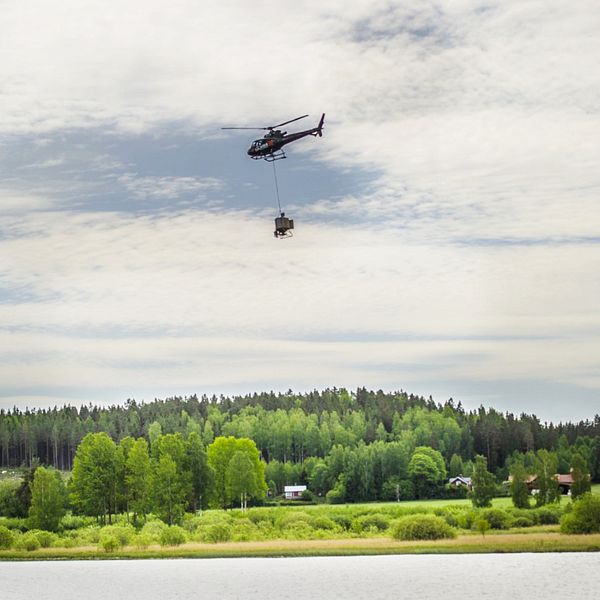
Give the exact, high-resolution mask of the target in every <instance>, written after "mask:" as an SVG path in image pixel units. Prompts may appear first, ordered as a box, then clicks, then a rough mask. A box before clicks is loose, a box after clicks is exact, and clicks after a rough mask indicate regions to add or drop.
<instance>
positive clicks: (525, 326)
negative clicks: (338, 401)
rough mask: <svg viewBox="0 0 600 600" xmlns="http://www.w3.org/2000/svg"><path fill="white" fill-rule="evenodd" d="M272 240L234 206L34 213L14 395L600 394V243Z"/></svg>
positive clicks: (4, 318) (7, 277) (11, 380)
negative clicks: (386, 388)
mask: <svg viewBox="0 0 600 600" xmlns="http://www.w3.org/2000/svg"><path fill="white" fill-rule="evenodd" d="M270 229H271V224H270V222H263V221H261V220H258V219H257V218H255V217H252V216H249V215H247V214H244V213H235V212H230V213H226V214H211V213H205V212H184V213H181V214H176V215H160V216H154V217H143V218H139V217H138V218H132V217H125V216H123V215H117V214H102V213H98V214H68V213H61V214H57V213H47V214H44V213H37V214H35V215H30V216H29V217H27V218H25V219H23V218H21V219H20V220H18V221H16V224H15V226H14V231H15V232H18V234H19V235H18V236H12V237H9V239H5V240H3V241H1V242H0V252H1V253H2V256H4V257H9V260H8V261H7V262H5V263H3V265H2V271H1V272H0V277H1V279H2V282H3V285H4V287H5V288H7V289H11V287H12V288H18V289H26V290H28V292H29V293H30V294H31V295H32V298H33V299H32V300H29V301H19V302H7V303H4V304H2V305H0V332H2V333H1V334H0V348H1V349H2V351H1V352H0V354H1V355H2V361H1V362H2V366H1V367H0V377H1V378H2V380H3V382H4V385H5V386H9V387H10V386H17V385H18V384H19V381H23V380H24V378H25V379H26V380H27V381H29V382H30V383H31V382H34V381H35V382H36V383H37V385H39V386H40V387H41V388H48V387H52V386H53V385H55V386H59V385H62V386H65V385H69V386H79V387H85V386H86V385H89V384H90V382H93V385H94V386H96V387H97V388H98V389H99V390H101V389H102V388H104V387H106V386H108V387H111V388H112V387H113V386H115V385H116V384H117V383H118V384H119V386H120V388H121V389H126V390H135V389H137V388H139V386H140V382H142V381H143V382H144V385H145V386H150V387H155V388H157V389H165V388H168V386H169V385H172V386H173V387H174V388H177V389H181V388H184V389H188V390H190V393H191V392H192V391H198V387H200V386H202V385H204V386H207V385H210V386H218V385H223V386H225V385H227V384H228V385H233V384H235V383H236V382H237V384H240V383H242V382H256V384H257V385H258V384H259V382H265V381H274V380H277V381H281V382H284V381H286V380H291V381H294V382H301V383H303V384H304V385H310V380H311V377H312V378H313V379H314V381H315V383H314V385H317V384H318V382H323V385H326V384H327V383H328V381H327V378H328V377H329V378H330V379H331V377H332V376H335V377H336V378H339V379H340V380H342V381H344V380H345V379H348V381H351V382H356V383H357V385H358V384H360V382H361V380H362V381H363V382H364V381H365V380H366V381H373V382H374V383H373V384H374V385H377V383H376V381H377V380H379V381H380V382H381V383H380V384H379V385H384V384H385V383H386V382H388V381H389V382H390V385H392V384H393V382H396V384H397V385H398V382H400V383H401V384H404V385H408V383H409V382H410V381H413V380H417V379H420V378H422V377H423V375H424V374H427V376H428V377H429V378H431V379H432V380H435V379H439V378H444V379H446V380H447V379H456V380H459V379H464V378H470V379H475V380H493V379H497V378H526V377H528V378H536V377H537V378H541V379H544V380H546V381H547V380H553V381H557V382H568V383H573V384H577V385H584V386H589V385H592V384H593V381H592V379H591V378H590V374H591V373H594V372H597V369H598V367H600V365H599V364H598V361H597V353H595V352H594V348H595V347H597V332H598V331H599V330H600V314H599V313H598V310H597V298H598V297H599V296H600V281H599V280H598V278H597V277H596V276H595V273H596V269H595V266H594V265H595V264H597V262H598V260H599V259H600V249H598V247H597V246H595V245H588V246H581V245H578V246H560V247H550V248H547V247H536V246H533V247H525V248H523V247H505V248H484V249H482V248H469V247H455V246H445V247H436V246H431V245H428V244H422V245H416V244H407V243H406V242H405V240H403V239H402V238H401V237H398V236H397V234H396V230H395V229H382V230H380V231H368V230H367V231H365V230H360V229H352V228H347V227H346V228H341V227H339V228H338V227H335V226H334V227H329V228H327V229H326V228H324V227H322V226H318V225H310V224H304V223H299V231H298V233H299V235H297V236H296V237H295V238H293V240H291V241H290V242H279V241H277V240H274V239H273V238H272V237H271V235H270ZM5 231H11V228H10V227H5ZM300 232H301V234H300ZM556 280H560V285H558V286H556V285H554V282H555V281H556ZM566 307H567V310H565V308H566ZM330 379H329V382H330ZM104 382H109V383H104Z"/></svg>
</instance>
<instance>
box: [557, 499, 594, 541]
mask: <svg viewBox="0 0 600 600" xmlns="http://www.w3.org/2000/svg"><path fill="white" fill-rule="evenodd" d="M560 531H561V533H568V534H574V533H598V532H600V496H593V495H592V494H590V493H587V494H583V495H582V496H579V498H577V500H575V502H573V509H572V510H571V512H570V513H568V514H566V515H564V516H563V517H562V519H561V520H560Z"/></svg>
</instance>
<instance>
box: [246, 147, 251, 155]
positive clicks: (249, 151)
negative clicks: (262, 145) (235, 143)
mask: <svg viewBox="0 0 600 600" xmlns="http://www.w3.org/2000/svg"><path fill="white" fill-rule="evenodd" d="M247 154H248V156H252V148H248V152H247Z"/></svg>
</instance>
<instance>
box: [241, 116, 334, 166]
mask: <svg viewBox="0 0 600 600" xmlns="http://www.w3.org/2000/svg"><path fill="white" fill-rule="evenodd" d="M324 120H325V114H323V115H322V116H321V120H320V121H319V124H318V125H317V126H316V127H313V128H312V129H305V130H304V131H297V132H296V133H290V134H288V132H287V131H280V130H278V129H276V130H271V131H269V133H267V134H266V135H265V136H263V137H262V138H260V139H258V140H254V141H253V142H252V145H251V146H250V148H248V156H250V158H254V159H258V158H265V157H268V156H270V155H272V154H274V153H275V152H277V151H278V150H281V148H283V147H284V146H285V145H286V144H289V143H291V142H295V141H296V140H299V139H301V138H303V137H306V136H308V135H312V136H319V137H321V136H322V135H323V121H324Z"/></svg>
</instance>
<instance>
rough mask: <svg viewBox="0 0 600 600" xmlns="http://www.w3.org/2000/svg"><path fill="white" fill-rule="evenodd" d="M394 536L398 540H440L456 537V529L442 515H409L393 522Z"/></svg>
mask: <svg viewBox="0 0 600 600" xmlns="http://www.w3.org/2000/svg"><path fill="white" fill-rule="evenodd" d="M390 531H391V534H392V537H393V538H394V539H396V540H439V539H443V538H454V537H456V531H455V530H454V529H452V527H450V525H448V523H446V521H444V519H442V518H441V517H436V516H435V515H427V514H421V515H409V516H407V517H402V518H401V519H398V520H397V521H394V522H393V523H392V526H391V528H390Z"/></svg>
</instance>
